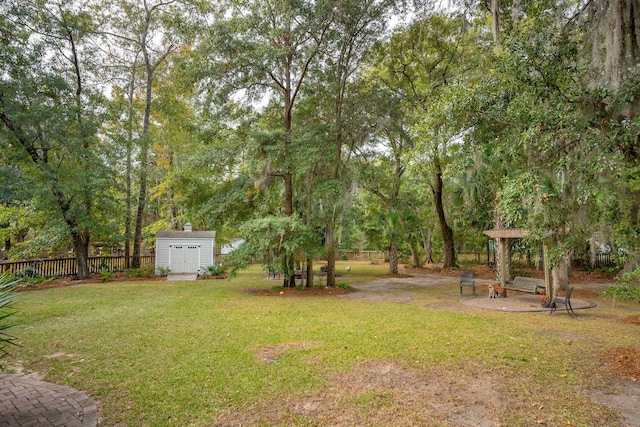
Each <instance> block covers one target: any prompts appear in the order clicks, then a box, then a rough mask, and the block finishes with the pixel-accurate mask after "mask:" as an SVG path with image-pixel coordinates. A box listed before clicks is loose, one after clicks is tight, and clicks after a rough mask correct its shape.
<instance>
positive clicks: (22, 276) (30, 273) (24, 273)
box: [14, 264, 46, 286]
mask: <svg viewBox="0 0 640 427" xmlns="http://www.w3.org/2000/svg"><path fill="white" fill-rule="evenodd" d="M38 267H39V266H38V264H31V265H29V266H27V267H25V268H23V269H22V270H20V271H18V272H16V273H15V275H14V279H15V280H17V281H20V282H23V283H24V284H25V285H27V286H36V285H39V284H40V283H43V282H44V281H45V280H46V279H45V277H44V276H42V275H41V273H40V269H39V268H38Z"/></svg>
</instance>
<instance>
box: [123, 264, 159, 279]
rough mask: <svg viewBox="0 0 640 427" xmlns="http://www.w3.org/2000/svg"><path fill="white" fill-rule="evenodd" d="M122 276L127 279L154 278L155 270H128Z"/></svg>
mask: <svg viewBox="0 0 640 427" xmlns="http://www.w3.org/2000/svg"><path fill="white" fill-rule="evenodd" d="M124 275H125V276H126V277H129V278H139V277H153V276H155V269H154V267H153V266H148V267H144V268H130V269H128V270H125V272H124Z"/></svg>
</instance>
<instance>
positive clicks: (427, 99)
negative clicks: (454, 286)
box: [374, 15, 474, 267]
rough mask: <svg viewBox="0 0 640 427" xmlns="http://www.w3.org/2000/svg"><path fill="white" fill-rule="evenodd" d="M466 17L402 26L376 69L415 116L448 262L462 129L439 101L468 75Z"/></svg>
mask: <svg viewBox="0 0 640 427" xmlns="http://www.w3.org/2000/svg"><path fill="white" fill-rule="evenodd" d="M471 41H472V38H471V34H469V33H468V31H467V23H466V21H465V20H464V19H461V18H458V19H454V18H449V17H447V16H445V15H433V16H428V17H425V18H421V19H418V20H416V21H415V22H414V23H412V24H411V25H409V26H407V27H406V28H401V29H399V30H398V31H396V33H395V34H394V35H393V36H392V37H391V39H390V40H389V41H388V42H387V43H384V44H380V45H379V48H378V49H377V53H376V57H375V62H374V64H375V66H376V68H375V69H374V72H375V75H377V77H376V78H377V79H378V80H379V81H380V82H381V84H383V85H385V86H386V87H388V89H389V90H390V91H392V92H394V93H396V94H397V96H399V97H400V98H401V99H402V100H403V103H404V105H405V109H406V111H407V112H408V114H409V115H410V116H411V117H412V120H414V123H415V124H416V127H415V132H414V133H415V138H416V144H417V151H416V160H417V161H418V162H419V163H417V165H418V169H419V170H420V171H421V172H422V175H423V176H424V179H425V182H426V183H428V185H429V187H430V189H431V192H432V196H433V201H434V203H433V205H434V208H435V210H436V213H437V216H438V222H439V224H440V231H441V234H442V239H443V243H444V247H443V250H444V265H445V266H446V267H452V266H454V265H455V263H456V257H455V246H454V239H453V230H452V228H451V226H450V225H449V223H448V221H447V217H446V210H445V206H444V191H445V190H444V174H445V168H446V164H447V161H448V159H449V158H450V157H449V152H450V151H449V150H450V148H451V146H452V144H453V142H454V141H455V138H456V136H457V135H458V134H459V133H460V132H462V131H463V129H461V128H460V127H459V125H460V123H458V122H457V121H452V120H451V117H450V116H446V115H445V114H444V113H443V112H441V111H440V110H439V108H438V107H437V105H438V104H439V103H440V102H443V101H442V99H446V97H447V96H448V95H447V93H449V92H450V91H451V90H452V89H451V87H452V86H454V83H455V82H456V79H458V78H460V76H463V75H465V74H466V69H465V68H466V67H470V66H471V65H470V64H471V63H469V64H468V65H465V64H467V63H466V62H465V59H467V60H468V59H469V58H470V55H469V53H470V50H471V49H472V48H473V46H474V44H473V43H472V42H471Z"/></svg>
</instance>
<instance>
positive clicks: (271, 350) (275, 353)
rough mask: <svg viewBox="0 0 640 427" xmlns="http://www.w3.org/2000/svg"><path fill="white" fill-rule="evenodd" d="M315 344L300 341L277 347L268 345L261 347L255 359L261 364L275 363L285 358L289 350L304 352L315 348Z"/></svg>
mask: <svg viewBox="0 0 640 427" xmlns="http://www.w3.org/2000/svg"><path fill="white" fill-rule="evenodd" d="M316 345H317V344H315V343H312V342H308V341H301V342H290V343H284V344H279V345H270V346H266V347H262V348H261V349H260V350H259V351H258V352H257V353H256V358H257V359H258V360H261V361H263V362H269V363H272V362H275V361H276V360H278V359H280V358H282V357H285V356H286V355H287V353H288V352H289V351H291V350H306V349H310V348H313V347H315V346H316Z"/></svg>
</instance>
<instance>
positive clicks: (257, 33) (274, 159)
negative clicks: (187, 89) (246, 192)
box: [202, 0, 333, 286]
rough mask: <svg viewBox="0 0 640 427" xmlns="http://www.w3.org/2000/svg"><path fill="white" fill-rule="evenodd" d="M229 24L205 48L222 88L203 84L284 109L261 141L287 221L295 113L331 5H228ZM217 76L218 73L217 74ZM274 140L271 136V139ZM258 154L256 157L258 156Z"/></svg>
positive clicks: (291, 206)
mask: <svg viewBox="0 0 640 427" xmlns="http://www.w3.org/2000/svg"><path fill="white" fill-rule="evenodd" d="M228 6H229V9H228V13H227V15H226V16H227V19H226V20H224V21H220V22H218V23H217V24H216V25H215V26H214V27H213V28H212V31H211V33H210V34H209V36H210V38H209V39H208V40H206V41H205V42H204V43H203V45H202V47H203V49H204V51H205V53H203V55H207V53H206V51H207V49H211V50H212V52H211V53H210V55H211V56H213V57H214V58H216V59H218V61H216V62H217V66H219V67H220V68H221V69H222V70H223V71H224V72H225V73H224V80H223V85H222V87H221V86H220V85H215V83H216V82H215V81H214V80H213V79H212V77H213V75H209V76H207V77H208V78H206V79H205V81H207V82H208V83H211V84H212V88H214V90H220V92H219V94H230V93H231V94H235V96H236V97H239V96H242V94H247V95H249V98H248V99H247V100H248V101H254V100H256V99H262V100H263V101H264V100H265V99H267V100H269V102H270V103H271V104H270V105H271V106H275V105H277V106H278V107H279V108H280V123H279V129H278V133H279V135H278V136H277V137H276V138H272V137H270V138H268V139H267V140H263V142H264V143H265V145H264V146H263V147H262V149H261V151H262V155H263V156H265V155H266V156H265V157H266V159H265V160H266V161H265V163H264V169H263V172H262V173H263V175H266V176H269V177H277V178H279V179H280V180H281V182H282V184H283V189H284V197H283V204H284V210H283V214H284V216H287V217H291V216H294V215H295V214H296V212H295V202H296V197H295V194H294V188H295V186H294V179H295V178H296V176H297V175H298V174H299V173H300V172H301V171H300V170H299V169H296V163H297V154H298V152H297V148H298V147H297V142H296V138H295V137H294V133H295V124H294V121H293V120H294V109H295V106H296V103H297V101H298V99H299V97H300V96H301V94H302V91H303V85H304V83H305V80H306V78H307V76H308V72H309V67H310V66H311V64H312V63H313V61H314V60H316V59H317V58H318V57H319V54H320V49H321V47H322V46H323V44H324V43H325V39H326V35H327V31H328V30H329V28H330V25H331V22H332V8H333V3H332V2H326V1H320V2H309V1H304V0H297V1H293V2H291V1H284V0H277V1H275V2H269V1H251V2H245V1H235V2H233V1H232V2H229V4H228ZM213 73H215V74H214V75H217V74H218V73H219V69H217V68H216V69H215V70H213ZM272 136H273V135H272ZM256 154H258V153H256ZM293 264H294V260H293V258H292V257H291V256H290V255H286V256H285V257H284V259H283V271H285V272H287V273H288V274H287V275H286V277H285V278H284V286H294V284H295V282H294V276H293V270H294V269H293Z"/></svg>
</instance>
